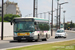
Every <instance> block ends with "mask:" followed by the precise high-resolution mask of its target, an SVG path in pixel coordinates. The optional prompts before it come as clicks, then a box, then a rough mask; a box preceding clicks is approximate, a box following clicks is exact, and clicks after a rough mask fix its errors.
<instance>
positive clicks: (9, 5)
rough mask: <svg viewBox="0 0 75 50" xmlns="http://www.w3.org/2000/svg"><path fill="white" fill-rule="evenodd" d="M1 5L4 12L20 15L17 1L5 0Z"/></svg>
mask: <svg viewBox="0 0 75 50" xmlns="http://www.w3.org/2000/svg"><path fill="white" fill-rule="evenodd" d="M3 6H4V14H14V15H19V16H22V14H21V12H20V10H19V7H18V5H17V3H14V2H10V1H9V0H7V1H6V2H5V3H4V5H3ZM0 12H1V11H0Z"/></svg>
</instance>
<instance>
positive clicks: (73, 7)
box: [0, 0, 75, 23]
mask: <svg viewBox="0 0 75 50" xmlns="http://www.w3.org/2000/svg"><path fill="white" fill-rule="evenodd" d="M5 1H6V0H4V2H5ZM9 1H11V2H16V3H18V6H19V8H20V11H21V14H22V17H25V16H26V15H28V14H31V16H32V14H33V0H9ZM53 2H54V6H53V9H54V10H55V9H56V8H57V0H53ZM64 2H68V3H67V4H63V5H61V7H62V8H63V9H61V22H63V17H64V13H63V11H64V10H65V11H66V13H65V20H66V22H67V21H71V20H72V21H73V22H74V23H75V0H59V3H64ZM0 5H1V0H0ZM51 8H52V0H38V14H39V13H43V12H48V11H51ZM53 14H54V15H53V16H54V17H53V18H54V23H56V17H55V16H56V11H55V12H54V13H53ZM38 17H40V15H38ZM43 17H44V14H43V15H42V18H43ZM50 18H51V16H50ZM46 19H48V13H47V14H46Z"/></svg>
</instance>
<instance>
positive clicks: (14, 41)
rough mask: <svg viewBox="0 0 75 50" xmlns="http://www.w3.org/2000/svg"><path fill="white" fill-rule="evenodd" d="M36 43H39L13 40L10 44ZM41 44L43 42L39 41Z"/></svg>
mask: <svg viewBox="0 0 75 50" xmlns="http://www.w3.org/2000/svg"><path fill="white" fill-rule="evenodd" d="M34 42H37V41H34V40H33V41H16V40H12V41H10V43H34ZM39 42H41V41H39Z"/></svg>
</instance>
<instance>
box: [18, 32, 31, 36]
mask: <svg viewBox="0 0 75 50" xmlns="http://www.w3.org/2000/svg"><path fill="white" fill-rule="evenodd" d="M17 35H18V36H28V35H30V33H18V34H17Z"/></svg>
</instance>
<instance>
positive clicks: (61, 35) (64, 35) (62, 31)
mask: <svg viewBox="0 0 75 50" xmlns="http://www.w3.org/2000/svg"><path fill="white" fill-rule="evenodd" d="M66 35H67V34H66V32H65V30H62V29H59V30H57V31H56V33H55V38H59V37H62V38H66Z"/></svg>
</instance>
